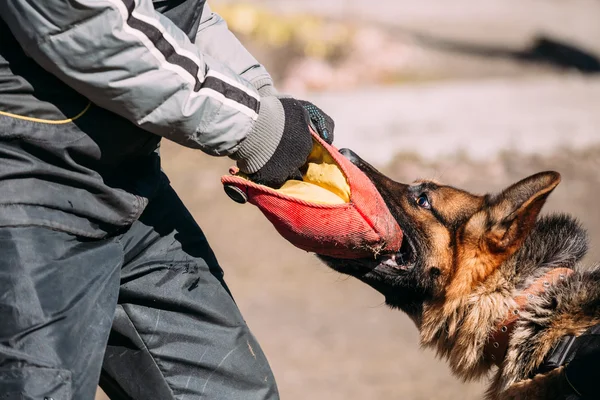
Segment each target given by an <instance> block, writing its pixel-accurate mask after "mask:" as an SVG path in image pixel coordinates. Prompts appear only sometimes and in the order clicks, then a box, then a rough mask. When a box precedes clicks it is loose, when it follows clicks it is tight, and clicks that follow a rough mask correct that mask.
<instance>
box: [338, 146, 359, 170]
mask: <svg viewBox="0 0 600 400" xmlns="http://www.w3.org/2000/svg"><path fill="white" fill-rule="evenodd" d="M340 154H341V155H343V156H344V157H346V158H347V159H348V161H350V162H351V163H352V164H354V165H357V166H358V165H360V164H361V162H362V159H361V158H360V157H359V156H358V154H356V153H355V152H353V151H352V150H350V149H347V148H343V149H340Z"/></svg>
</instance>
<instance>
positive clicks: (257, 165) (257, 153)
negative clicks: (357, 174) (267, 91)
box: [231, 96, 334, 188]
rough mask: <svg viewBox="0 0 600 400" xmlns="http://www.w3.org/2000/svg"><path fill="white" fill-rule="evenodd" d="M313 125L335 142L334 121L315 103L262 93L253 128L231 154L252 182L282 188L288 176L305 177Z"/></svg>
mask: <svg viewBox="0 0 600 400" xmlns="http://www.w3.org/2000/svg"><path fill="white" fill-rule="evenodd" d="M309 126H312V127H313V129H314V130H315V132H316V133H318V134H319V135H320V136H321V137H322V138H323V139H324V140H325V141H326V142H328V143H330V144H331V143H332V142H333V131H334V122H333V120H332V119H331V117H329V116H328V115H327V114H325V113H324V112H323V111H322V110H321V109H320V108H318V107H317V106H315V105H314V104H312V103H310V102H307V101H302V100H297V99H293V98H285V97H284V98H278V97H274V96H268V97H263V98H262V99H261V108H260V111H259V115H258V119H257V121H256V123H255V125H254V128H253V130H252V131H251V132H250V134H249V135H248V137H247V138H246V139H245V140H244V141H243V142H242V144H241V145H240V148H239V149H238V151H237V152H236V153H234V154H233V155H232V156H231V157H232V158H233V159H235V160H237V164H238V167H239V168H240V171H242V172H243V173H245V174H247V175H248V178H250V179H251V180H252V181H253V182H256V183H258V184H261V185H266V186H270V187H273V188H279V187H281V185H283V183H284V182H285V181H287V180H289V179H299V180H301V179H302V173H301V172H300V167H302V166H303V165H304V164H305V163H306V159H307V158H308V155H309V154H310V152H311V150H312V147H313V141H312V136H311V134H310V130H309Z"/></svg>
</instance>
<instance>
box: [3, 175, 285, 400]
mask: <svg viewBox="0 0 600 400" xmlns="http://www.w3.org/2000/svg"><path fill="white" fill-rule="evenodd" d="M99 380H100V383H101V386H102V387H103V389H104V390H105V391H106V392H107V394H108V395H109V396H110V397H111V399H114V400H117V399H136V400H137V399H140V400H141V399H143V400H149V399H157V400H168V399H179V400H184V399H186V400H192V399H228V400H235V399H239V400H242V399H243V400H252V399H257V400H258V399H261V400H262V399H277V398H278V397H279V396H278V393H277V388H276V385H275V381H274V378H273V375H272V372H271V370H270V367H269V365H268V362H267V360H266V358H265V356H264V354H263V352H262V351H261V348H260V347H259V345H258V343H257V342H256V340H255V338H254V336H253V335H252V334H251V333H250V330H249V329H248V326H247V325H246V323H245V321H244V319H243V318H242V316H241V315H240V312H239V310H238V308H237V306H236V304H235V303H234V300H233V299H232V297H231V294H230V293H229V290H228V289H227V286H226V285H225V282H224V281H223V271H222V270H221V268H220V267H219V265H218V263H217V260H216V258H215V256H214V254H213V252H212V250H211V249H210V247H209V245H208V243H207V241H206V238H205V236H204V234H203V233H202V231H201V230H200V228H199V227H198V225H197V224H196V223H195V222H194V219H193V218H192V216H191V215H190V214H189V212H188V211H187V210H186V208H185V207H184V205H183V204H182V203H181V201H180V200H179V198H178V197H177V195H176V194H175V192H174V191H173V189H171V187H170V186H168V185H165V186H164V188H163V189H161V190H160V192H159V194H158V195H157V196H156V197H154V198H153V199H152V201H151V202H150V204H149V205H148V206H147V208H146V209H145V211H144V213H143V214H142V216H141V218H140V219H139V220H138V221H136V222H134V223H133V225H132V226H131V227H130V228H128V229H127V230H126V231H124V232H121V233H119V234H118V235H113V236H112V237H110V238H105V239H84V238H80V237H77V236H74V235H71V234H68V233H64V232H60V231H54V230H50V229H48V228H44V227H37V226H21V227H3V228H0V399H2V400H50V399H52V400H70V399H74V400H92V399H93V398H94V392H95V389H96V385H97V384H98V381H99Z"/></svg>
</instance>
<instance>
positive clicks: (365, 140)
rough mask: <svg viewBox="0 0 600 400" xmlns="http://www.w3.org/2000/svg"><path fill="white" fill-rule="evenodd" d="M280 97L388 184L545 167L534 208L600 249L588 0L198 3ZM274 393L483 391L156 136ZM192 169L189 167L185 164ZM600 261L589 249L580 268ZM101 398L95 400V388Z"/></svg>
mask: <svg viewBox="0 0 600 400" xmlns="http://www.w3.org/2000/svg"><path fill="white" fill-rule="evenodd" d="M209 4H211V6H212V7H213V9H214V11H216V12H218V13H220V14H221V15H222V16H223V17H224V18H225V19H226V20H227V21H228V23H229V26H230V29H231V30H233V31H234V32H235V33H236V34H237V35H238V37H239V38H240V40H241V41H242V42H243V43H244V44H245V45H246V46H247V47H248V48H249V49H250V51H251V52H252V53H253V54H254V55H255V56H256V57H257V58H258V59H259V61H261V62H262V63H263V64H265V65H266V66H267V68H268V69H269V71H271V74H272V75H273V77H274V79H275V82H276V85H277V87H278V89H279V90H280V91H281V92H285V93H289V94H291V95H293V96H297V97H301V98H306V99H308V100H312V101H314V102H315V103H316V104H317V105H319V106H320V107H321V108H323V109H324V110H325V111H326V112H327V113H328V114H330V115H331V116H332V117H333V118H334V119H335V121H336V140H335V141H336V145H337V146H338V147H350V148H352V149H353V150H354V151H356V152H357V153H358V154H360V155H361V156H362V157H363V158H365V159H366V160H368V161H369V162H371V163H372V164H374V165H376V166H378V167H380V168H382V169H383V170H384V171H385V172H386V173H388V174H389V175H390V176H392V177H393V178H395V179H397V180H401V181H405V182H406V181H412V180H415V179H417V178H435V179H438V180H440V181H442V182H444V183H449V184H452V185H455V186H459V187H462V188H466V189H469V190H472V191H476V192H480V193H484V192H489V191H498V190H500V189H502V188H503V187H504V186H507V185H509V184H510V183H512V182H514V181H516V180H519V179H521V178H523V177H525V176H527V175H528V174H532V173H535V172H539V171H541V170H546V169H553V170H556V171H559V172H560V173H561V174H562V176H563V181H562V183H561V184H560V185H559V187H558V188H557V189H556V190H555V192H554V193H553V194H552V196H551V198H550V200H549V203H548V205H547V207H546V212H551V211H560V212H568V213H572V214H574V215H576V216H578V217H579V218H580V219H581V221H582V222H583V223H584V225H585V226H586V228H587V229H588V230H589V233H590V238H591V243H600V207H599V206H598V202H599V201H598V198H599V196H600V75H599V74H598V73H599V72H600V61H599V60H600V23H598V21H599V20H600V2H599V1H598V0H477V1H476V0H453V1H447V0H421V1H408V0H378V1H376V2H373V1H371V2H368V1H359V0H327V1H325V0H285V1H283V0H279V1H277V0H254V1H245V2H240V1H225V0H212V1H211V0H209ZM163 146H164V147H163V148H164V150H163V162H164V169H165V170H166V172H167V174H168V175H169V177H170V178H171V181H172V183H173V185H174V187H175V188H176V189H177V190H178V192H179V194H180V196H181V197H182V198H183V200H184V202H185V203H186V204H187V206H188V207H189V208H190V210H191V211H192V213H193V214H194V217H195V218H196V219H197V221H198V223H199V224H200V226H201V227H202V228H203V229H204V231H205V233H206V235H207V236H208V239H209V241H210V243H211V244H212V246H213V248H214V250H215V252H216V254H217V257H218V258H219V260H220V262H221V265H222V266H223V268H224V269H225V273H226V279H227V281H228V283H229V285H230V287H231V289H232V291H233V294H234V297H235V299H236V301H237V303H238V305H239V307H240V308H241V310H242V312H243V314H244V315H245V318H246V319H247V322H248V324H249V325H250V327H251V329H252V330H253V332H254V334H255V335H256V336H257V337H258V339H259V341H260V343H261V344H262V346H263V349H264V351H265V353H266V354H267V357H268V358H269V360H270V362H271V366H272V368H273V370H274V373H275V376H276V378H277V381H278V384H279V388H280V392H281V397H282V398H283V399H284V400H301V399H303V400H304V399H315V400H320V399H323V400H324V399H328V400H338V399H339V400H342V399H345V400H358V399H415V400H418V399H440V400H442V399H480V398H482V397H483V396H482V395H483V391H484V388H485V384H484V382H470V383H464V382H460V381H459V380H458V379H456V378H454V377H452V376H451V374H450V373H449V370H448V367H447V366H446V365H445V363H444V362H443V361H440V360H437V359H435V357H434V355H433V353H432V352H430V351H426V350H421V349H419V345H418V334H417V330H416V328H415V327H414V326H413V324H412V323H411V322H410V321H409V320H408V319H407V318H406V317H405V316H404V315H403V314H402V313H401V312H399V311H392V310H389V309H388V308H386V307H385V306H384V305H383V298H382V297H381V296H380V295H378V294H377V293H375V292H374V291H373V290H371V289H370V288H368V287H366V286H364V285H362V284H361V283H359V282H357V281H355V280H353V279H349V278H346V277H344V276H341V275H340V274H338V273H335V272H333V271H330V270H328V269H327V268H326V267H325V266H324V265H322V264H320V263H319V262H318V261H317V260H316V259H315V258H314V257H313V256H312V255H310V254H306V253H304V252H302V251H300V250H298V249H296V248H294V247H292V246H291V245H289V244H288V243H287V242H285V241H284V240H283V239H281V238H280V237H279V236H278V235H277V234H276V232H275V230H274V229H273V228H272V227H271V226H270V225H269V223H268V222H267V221H266V219H264V218H263V217H262V215H261V214H260V213H259V212H258V210H257V209H255V208H254V207H252V206H250V205H243V206H241V205H238V204H235V203H233V202H232V201H230V200H229V199H228V198H227V197H226V196H225V194H224V193H223V190H222V187H221V184H220V182H219V177H220V176H221V175H222V174H224V173H226V172H227V168H228V167H229V166H230V165H231V164H232V162H231V161H230V160H227V159H213V158H210V157H208V156H205V155H203V154H201V153H200V152H197V151H192V150H187V149H184V148H181V147H178V146H176V145H173V144H172V143H169V142H164V145H163ZM191 171H193V172H191ZM595 260H600V250H599V248H598V246H594V245H592V246H591V250H590V253H589V256H588V257H587V258H586V263H587V264H591V263H592V262H593V261H595ZM98 399H105V397H103V395H102V394H101V393H99V395H98Z"/></svg>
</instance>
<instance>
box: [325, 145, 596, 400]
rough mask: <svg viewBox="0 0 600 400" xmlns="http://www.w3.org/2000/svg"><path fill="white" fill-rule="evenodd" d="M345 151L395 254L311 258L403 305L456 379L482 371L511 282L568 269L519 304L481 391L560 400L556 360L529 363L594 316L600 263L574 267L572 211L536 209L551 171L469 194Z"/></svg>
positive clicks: (514, 288)
mask: <svg viewBox="0 0 600 400" xmlns="http://www.w3.org/2000/svg"><path fill="white" fill-rule="evenodd" d="M344 154H345V155H346V156H347V157H348V158H349V159H350V160H351V161H352V162H353V163H354V164H356V165H357V166H359V167H360V168H361V169H362V170H363V171H364V172H365V173H366V174H367V175H368V176H369V177H370V178H371V180H372V181H373V183H374V184H375V186H376V187H377V189H378V191H379V192H380V193H381V195H382V197H383V198H384V200H385V201H386V203H387V205H388V207H389V209H390V211H391V212H392V214H393V215H394V217H395V218H396V219H397V221H398V223H399V225H400V226H401V227H402V230H403V232H404V239H403V245H402V248H401V249H400V251H399V253H397V254H396V255H393V256H392V255H382V256H380V257H378V258H377V259H375V260H369V259H362V260H338V259H332V258H327V257H322V259H323V260H324V261H325V262H326V263H327V264H328V265H329V266H331V267H332V268H334V269H335V270H337V271H340V272H342V273H345V274H349V275H352V276H354V277H356V278H358V279H360V280H361V281H363V282H365V283H367V284H368V285H370V286H372V287H373V288H375V289H376V290H378V291H379V292H381V293H382V294H383V295H384V296H385V298H386V303H387V304H388V305H389V306H391V307H393V308H399V309H401V310H403V311H404V312H406V313H407V314H408V315H409V316H410V317H411V319H412V320H413V321H414V322H415V324H416V325H417V327H418V329H419V331H420V336H421V343H422V345H423V346H424V347H429V348H433V349H434V350H435V351H436V352H437V353H438V354H439V355H440V356H441V357H443V358H445V359H447V360H448V362H449V364H450V367H451V369H452V371H453V372H454V373H455V374H456V375H457V376H459V377H460V378H462V379H464V380H470V379H475V378H481V377H483V376H487V375H488V373H490V372H492V371H493V368H494V367H493V365H492V363H491V361H489V360H488V359H487V358H486V357H484V354H483V349H484V346H485V344H486V342H487V340H488V337H489V335H490V332H492V331H493V330H494V328H495V326H496V323H497V322H498V321H499V320H500V321H501V320H503V319H504V318H505V317H506V315H507V313H508V311H509V309H511V308H512V307H514V305H515V300H514V298H515V296H516V295H517V294H519V292H520V291H521V290H523V289H524V288H526V287H528V286H529V285H531V283H532V282H533V281H534V280H535V279H536V278H538V277H540V276H542V275H544V274H545V273H546V272H547V271H549V270H551V269H553V268H557V267H563V268H564V267H566V268H570V269H573V270H575V273H573V274H571V275H570V276H568V277H567V278H566V279H564V280H561V281H560V282H557V283H556V284H555V285H552V286H551V287H549V288H548V289H547V290H546V292H544V293H542V294H540V295H539V296H536V297H535V299H533V300H532V301H531V302H530V304H529V305H528V306H527V308H526V309H525V310H523V312H522V313H521V319H520V320H519V321H518V322H517V325H516V327H515V330H514V331H513V333H512V335H511V337H510V340H509V347H508V351H507V354H506V357H505V359H504V361H503V363H502V365H501V366H500V367H499V368H498V369H497V371H496V372H495V375H494V377H493V378H492V382H491V385H490V387H489V390H488V398H489V399H559V398H564V395H563V393H566V392H569V391H570V390H571V389H570V388H569V387H568V384H567V383H566V381H565V380H564V376H563V371H562V369H561V368H559V369H556V370H553V371H552V372H550V373H547V374H545V375H541V374H538V375H535V374H534V372H535V371H536V370H537V369H538V367H539V366H540V364H541V363H542V361H543V360H544V358H545V357H546V355H547V354H548V353H549V352H550V351H551V349H552V348H553V346H554V345H555V344H556V343H557V342H558V341H559V340H560V339H561V338H562V337H563V336H565V335H579V334H581V333H582V332H584V331H585V330H586V329H587V328H588V327H590V326H593V325H596V324H598V323H600V268H597V267H596V268H591V269H586V270H585V271H584V270H583V269H581V268H580V267H579V265H578V262H579V260H580V259H581V258H582V257H583V256H584V254H585V253H586V250H587V235H586V232H585V231H584V230H583V229H582V228H581V226H580V225H579V223H578V222H577V221H575V220H574V219H573V218H571V217H569V216H567V215H550V216H545V217H541V218H538V215H539V213H540V211H541V209H542V207H543V205H544V203H545V201H546V199H547V197H548V195H549V194H550V193H551V192H552V190H554V188H555V187H556V186H557V185H558V183H559V181H560V175H559V174H558V173H556V172H543V173H539V174H536V175H533V176H530V177H528V178H526V179H524V180H522V181H520V182H517V183H515V184H514V185H512V186H510V187H508V188H506V189H505V190H504V191H502V192H501V193H499V194H496V195H485V196H478V195H473V194H470V193H467V192H465V191H463V190H460V189H456V188H453V187H451V186H445V185H441V184H439V183H436V182H432V181H416V182H414V183H413V184H411V185H405V184H402V183H398V182H395V181H393V180H391V179H389V178H387V177H386V176H384V175H383V174H381V173H379V172H378V171H376V170H375V169H374V168H373V167H371V166H370V165H368V164H367V163H365V162H364V161H363V160H361V159H360V158H359V157H358V156H356V155H355V154H354V153H352V152H350V151H345V153H344ZM423 196H424V197H423ZM424 199H426V200H427V201H424Z"/></svg>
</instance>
